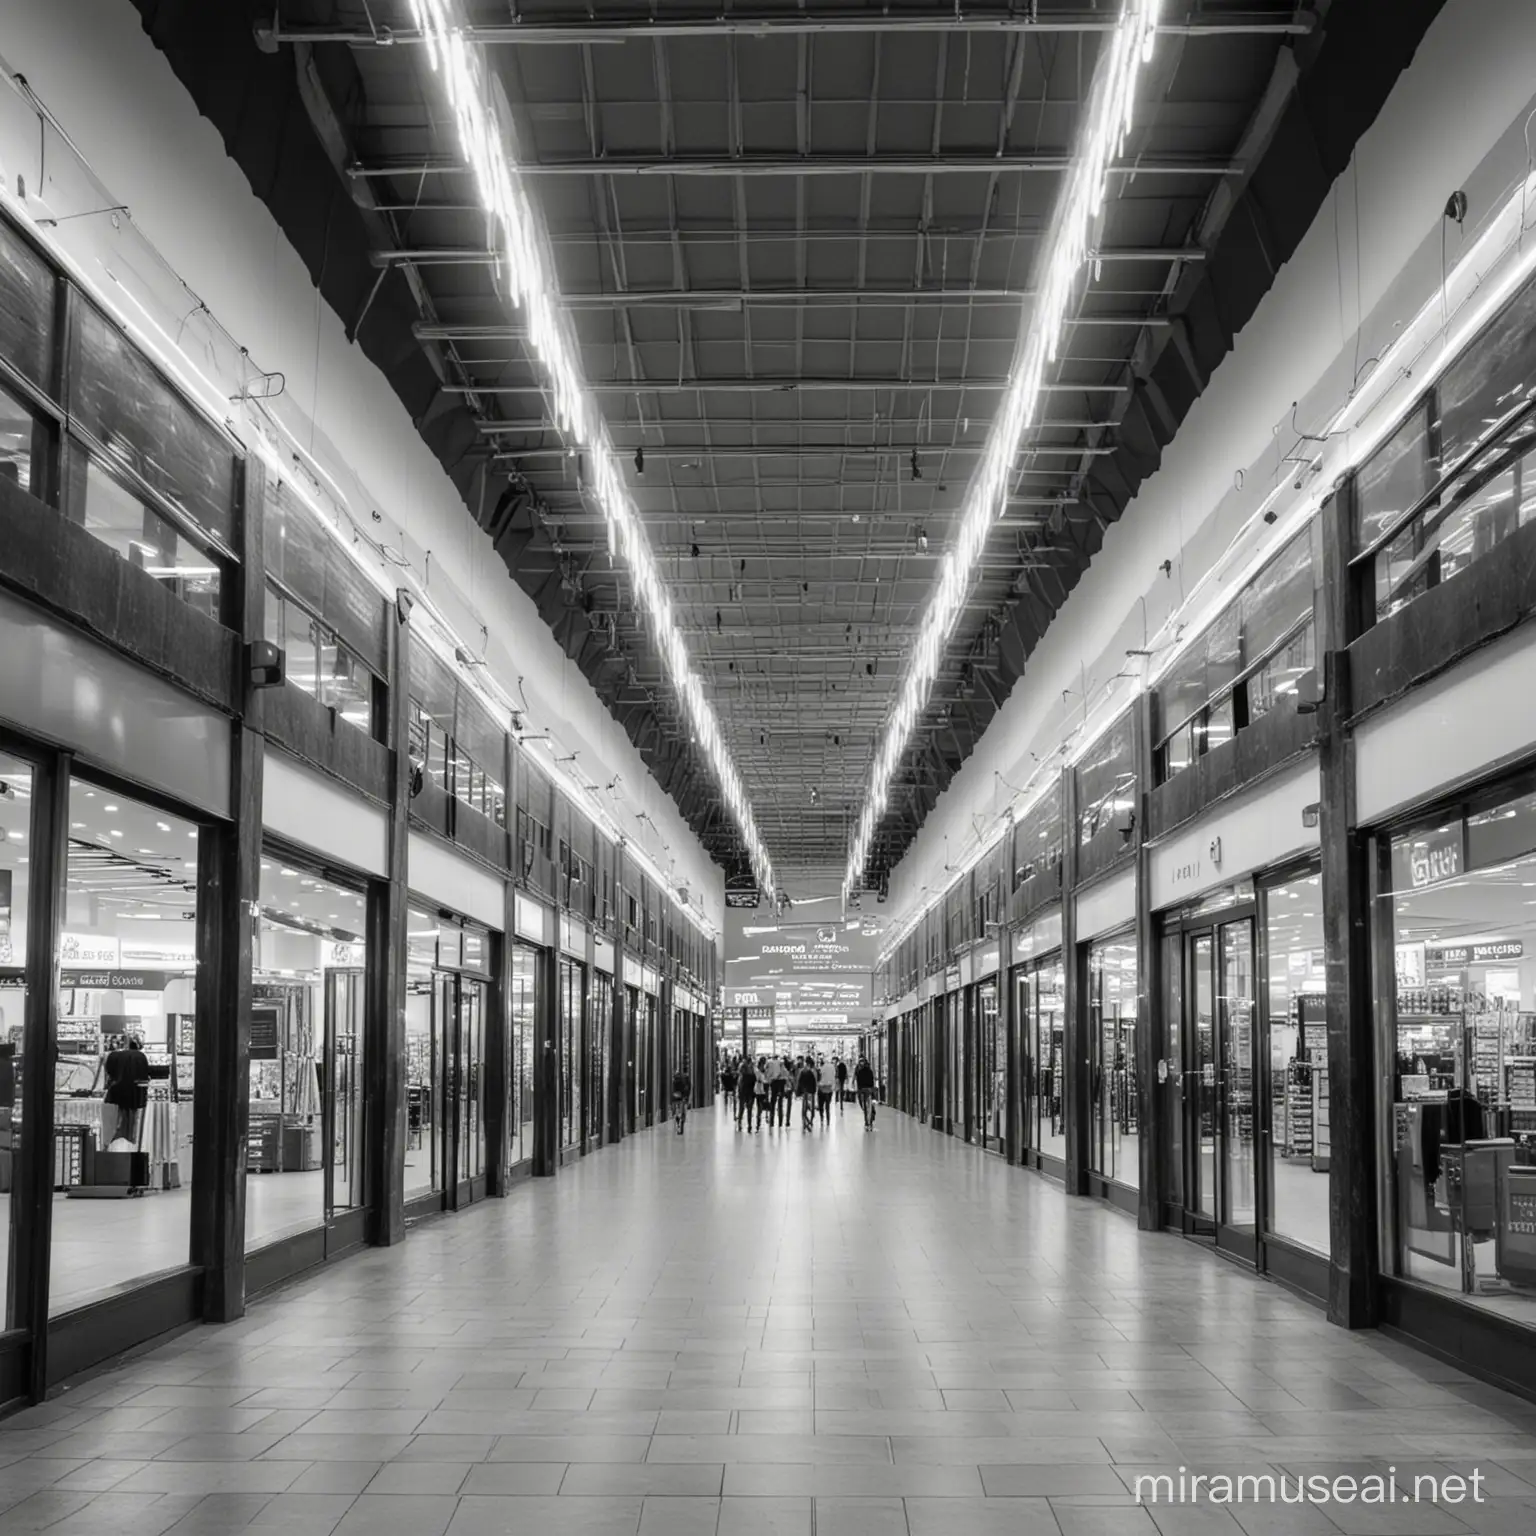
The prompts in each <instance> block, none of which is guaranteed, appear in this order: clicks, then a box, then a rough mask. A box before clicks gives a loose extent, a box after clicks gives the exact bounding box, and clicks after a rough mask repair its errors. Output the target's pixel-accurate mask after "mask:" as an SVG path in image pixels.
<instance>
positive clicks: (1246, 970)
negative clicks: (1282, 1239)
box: [1220, 922, 1254, 1231]
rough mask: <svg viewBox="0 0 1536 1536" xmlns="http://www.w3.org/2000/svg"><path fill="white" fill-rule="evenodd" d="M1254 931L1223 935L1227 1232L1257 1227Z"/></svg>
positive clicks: (1230, 927)
mask: <svg viewBox="0 0 1536 1536" xmlns="http://www.w3.org/2000/svg"><path fill="white" fill-rule="evenodd" d="M1253 999H1254V991H1253V928H1252V925H1251V924H1249V923H1247V922H1241V923H1228V924H1227V925H1226V926H1225V927H1223V928H1222V930H1221V998H1220V1002H1221V1073H1222V1081H1221V1115H1222V1151H1223V1158H1224V1162H1225V1166H1224V1168H1223V1170H1222V1174H1223V1184H1224V1187H1225V1189H1226V1206H1227V1210H1226V1220H1227V1224H1228V1225H1229V1226H1233V1227H1238V1228H1241V1229H1244V1230H1250V1231H1251V1230H1252V1228H1253V1222H1254V1171H1253V1145H1254V1116H1253V1111H1254V1101H1253V1085H1254V1061H1253Z"/></svg>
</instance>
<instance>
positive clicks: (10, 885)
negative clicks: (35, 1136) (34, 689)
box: [0, 752, 33, 1327]
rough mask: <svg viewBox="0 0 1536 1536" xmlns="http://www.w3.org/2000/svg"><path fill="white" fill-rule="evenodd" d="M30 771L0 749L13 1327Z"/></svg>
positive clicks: (0, 1188)
mask: <svg viewBox="0 0 1536 1536" xmlns="http://www.w3.org/2000/svg"><path fill="white" fill-rule="evenodd" d="M32 803H33V802H32V770H31V769H30V768H29V767H28V766H27V765H26V764H25V763H23V762H20V761H18V760H17V759H16V758H14V757H8V756H7V755H6V754H5V753H3V752H0V1326H5V1327H12V1326H15V1325H16V1323H17V1321H18V1320H17V1319H16V1318H15V1317H14V1316H13V1314H12V1311H11V1301H12V1279H11V1263H10V1245H11V1221H12V1211H11V1193H10V1192H11V1190H12V1189H13V1188H14V1187H15V1182H16V1168H17V1162H18V1158H19V1154H20V1151H21V1135H22V1120H21V1071H20V1063H21V1058H22V1055H23V1051H24V1047H25V1039H26V1036H25V1032H24V1026H25V1023H26V1012H27V987H26V965H27V889H28V878H27V876H28V871H29V869H30V868H31V863H32V857H31V846H32V837H33V827H32Z"/></svg>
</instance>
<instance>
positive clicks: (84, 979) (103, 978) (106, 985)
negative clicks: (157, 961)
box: [60, 969, 184, 992]
mask: <svg viewBox="0 0 1536 1536" xmlns="http://www.w3.org/2000/svg"><path fill="white" fill-rule="evenodd" d="M183 975H184V973H182V972H180V971H88V970H75V969H66V970H64V971H63V972H62V973H61V975H60V980H61V981H62V982H63V983H64V985H65V986H66V987H90V988H93V989H95V990H97V991H102V992H164V991H165V989H166V988H167V987H168V986H170V984H171V983H172V982H173V981H181V980H182V979H183Z"/></svg>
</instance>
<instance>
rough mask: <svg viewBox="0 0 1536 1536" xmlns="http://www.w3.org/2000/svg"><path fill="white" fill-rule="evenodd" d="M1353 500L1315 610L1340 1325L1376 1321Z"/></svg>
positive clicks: (1335, 1303) (1338, 526)
mask: <svg viewBox="0 0 1536 1536" xmlns="http://www.w3.org/2000/svg"><path fill="white" fill-rule="evenodd" d="M1350 512H1351V508H1350V503H1349V500H1348V498H1347V497H1345V496H1335V497H1333V498H1332V500H1331V501H1330V502H1329V503H1328V505H1327V506H1326V507H1325V508H1324V509H1323V514H1322V519H1321V531H1322V540H1323V581H1322V588H1321V597H1320V602H1321V604H1322V611H1321V612H1320V613H1319V615H1318V617H1319V619H1320V620H1321V622H1320V623H1319V624H1318V625H1317V631H1318V634H1319V635H1320V636H1321V644H1320V645H1319V647H1318V650H1319V654H1320V655H1321V656H1322V684H1323V699H1322V704H1321V709H1320V711H1319V714H1320V720H1319V724H1320V725H1321V727H1322V730H1321V741H1320V749H1319V754H1318V756H1319V770H1320V777H1321V790H1322V800H1321V804H1320V806H1319V829H1320V831H1319V835H1320V838H1321V846H1322V866H1323V868H1322V890H1323V960H1324V967H1325V971H1326V974H1327V978H1328V986H1327V1003H1326V1018H1327V1027H1328V1096H1329V1097H1328V1109H1329V1121H1330V1129H1329V1135H1330V1138H1331V1143H1332V1146H1331V1151H1330V1154H1329V1155H1330V1163H1329V1178H1328V1189H1329V1242H1330V1248H1331V1256H1330V1260H1329V1272H1328V1317H1329V1320H1330V1321H1331V1322H1335V1323H1338V1324H1340V1325H1341V1326H1343V1327H1345V1328H1370V1327H1373V1326H1374V1325H1375V1323H1376V1277H1377V1271H1378V1266H1379V1258H1378V1255H1377V1253H1376V1251H1375V1232H1376V1174H1375V1166H1374V1157H1373V1153H1374V1139H1373V1135H1372V1123H1373V1105H1372V1083H1373V1080H1374V1078H1373V1071H1372V1065H1371V1063H1372V1049H1371V1029H1372V1008H1371V965H1370V958H1371V926H1370V890H1371V878H1370V876H1371V871H1370V864H1369V848H1368V839H1366V838H1365V837H1363V836H1362V835H1361V833H1360V830H1359V828H1358V826H1357V816H1356V808H1355V743H1354V736H1353V734H1352V733H1351V732H1350V730H1349V726H1348V721H1349V717H1350V713H1351V709H1352V704H1351V699H1350V675H1349V652H1348V650H1347V649H1346V647H1347V646H1348V644H1349V641H1350V640H1351V639H1352V638H1353V637H1354V636H1355V634H1356V633H1357V632H1358V626H1357V623H1356V618H1357V615H1356V613H1355V602H1354V596H1353V586H1352V581H1351V572H1350V569H1349V556H1350V550H1351V548H1352V542H1351V527H1350V521H1351V519H1350Z"/></svg>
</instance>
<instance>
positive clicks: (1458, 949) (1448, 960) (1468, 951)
mask: <svg viewBox="0 0 1536 1536" xmlns="http://www.w3.org/2000/svg"><path fill="white" fill-rule="evenodd" d="M1524 954H1525V945H1524V944H1523V943H1522V942H1521V941H1520V940H1519V939H1499V940H1497V941H1496V942H1494V943H1491V944H1435V945H1431V946H1430V947H1429V949H1428V950H1426V952H1425V958H1426V963H1427V964H1429V965H1431V966H1434V967H1435V968H1436V969H1438V970H1442V971H1459V970H1460V969H1461V968H1462V967H1463V966H1468V965H1497V964H1498V963H1499V962H1500V961H1501V960H1519V959H1521V958H1522V957H1523V956H1524Z"/></svg>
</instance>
